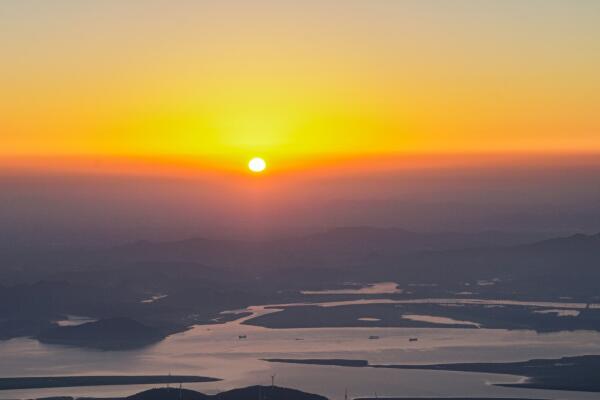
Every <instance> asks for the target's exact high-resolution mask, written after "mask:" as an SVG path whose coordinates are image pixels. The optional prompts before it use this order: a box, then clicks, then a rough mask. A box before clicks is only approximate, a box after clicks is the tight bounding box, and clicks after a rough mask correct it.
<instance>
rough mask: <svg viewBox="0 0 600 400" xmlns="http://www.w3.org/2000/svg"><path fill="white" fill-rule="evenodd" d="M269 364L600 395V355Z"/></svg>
mask: <svg viewBox="0 0 600 400" xmlns="http://www.w3.org/2000/svg"><path fill="white" fill-rule="evenodd" d="M265 361H270V362H280V363H292V364H314V365H337V366H341V367H357V368H364V367H370V368H394V369H421V370H437V371H461V372H485V373H493V374H507V375H517V376H524V377H527V378H528V379H527V381H525V382H522V383H497V384H495V385H496V386H507V387H515V388H529V389H548V390H572V391H581V392H600V355H587V356H577V357H563V358H559V359H539V360H529V361H520V362H508V363H458V364H430V365H402V364H399V365H393V364H392V365H377V364H369V363H368V362H367V361H366V360H336V359H323V360H321V359H266V360H265Z"/></svg>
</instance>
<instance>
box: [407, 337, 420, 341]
mask: <svg viewBox="0 0 600 400" xmlns="http://www.w3.org/2000/svg"><path fill="white" fill-rule="evenodd" d="M417 340H419V338H416V337H411V338H408V341H409V342H416V341H417Z"/></svg>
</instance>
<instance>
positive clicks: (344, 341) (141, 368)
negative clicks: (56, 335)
mask: <svg viewBox="0 0 600 400" xmlns="http://www.w3.org/2000/svg"><path fill="white" fill-rule="evenodd" d="M446 300H447V299H444V301H446ZM429 301H431V300H429ZM471 301H476V300H471ZM486 301H489V300H486ZM323 305H325V306H331V304H330V303H324V304H323ZM266 307H268V306H254V307H249V310H250V311H252V312H253V315H252V316H248V317H244V318H241V319H238V320H236V321H232V322H228V323H224V324H214V325H202V326H196V327H194V328H193V329H191V330H189V331H187V332H183V333H179V334H176V335H172V336H170V337H168V338H167V339H165V340H164V341H162V342H160V343H158V344H156V345H153V346H150V347H146V348H144V349H138V350H130V351H120V352H114V351H99V350H91V349H81V348H75V347H67V346H60V345H46V344H41V343H39V342H37V341H36V340H32V339H27V338H18V339H12V340H9V341H3V342H0V375H1V376H4V377H9V376H36V375H37V376H39V375H92V374H97V375H113V374H139V375H142V374H163V375H164V374H168V373H172V374H182V375H183V374H192V375H203V376H212V377H217V378H222V379H223V381H221V382H213V383H196V384H185V385H184V387H186V388H191V389H196V390H200V391H203V392H207V393H216V392H218V391H222V390H227V389H231V388H234V387H240V386H247V385H253V384H270V382H271V376H272V375H276V377H275V382H276V384H277V385H280V386H287V387H293V388H297V389H300V390H305V391H309V392H314V393H319V394H322V395H325V396H328V397H330V398H331V399H334V400H337V399H342V398H343V396H344V390H345V388H348V392H349V394H350V395H351V396H352V397H354V396H356V397H358V396H367V395H369V396H370V395H373V394H374V393H375V392H376V393H377V394H378V395H379V396H392V395H397V396H461V395H463V396H464V395H468V396H477V395H481V396H496V397H517V396H518V397H536V398H548V399H597V398H598V397H599V396H598V394H595V393H577V392H559V391H544V390H534V389H515V388H505V387H496V386H492V385H490V383H491V382H516V381H518V380H519V377H513V376H508V375H493V374H475V373H463V372H443V371H419V370H413V371H407V370H392V369H371V368H350V367H336V366H316V365H293V364H276V363H268V362H264V361H261V359H262V358H346V359H365V360H368V361H369V362H371V363H377V364H385V363H395V364H402V363H410V364H418V363H423V364H427V363H448V362H477V361H516V360H527V359H530V358H555V357H561V356H567V355H583V354H600V334H599V333H597V332H588V331H577V332H560V333H552V334H538V333H535V332H533V331H508V330H498V329H494V330H491V329H449V328H306V329H268V328H263V327H258V326H250V325H243V324H242V323H241V322H243V321H245V320H247V319H250V318H253V317H255V316H258V315H264V314H265V313H271V312H277V310H276V309H268V308H266ZM573 308H576V307H573ZM240 335H246V337H247V338H246V339H239V336H240ZM369 336H378V337H379V339H378V340H370V339H369ZM410 337H418V339H419V340H418V341H417V342H409V338H410ZM153 386H154V385H136V386H101V387H77V388H55V389H27V390H11V391H1V392H0V398H2V399H17V398H33V397H43V396H52V395H69V396H99V397H100V396H102V397H109V396H121V395H128V394H133V393H135V392H137V391H140V390H143V389H146V388H150V387H153Z"/></svg>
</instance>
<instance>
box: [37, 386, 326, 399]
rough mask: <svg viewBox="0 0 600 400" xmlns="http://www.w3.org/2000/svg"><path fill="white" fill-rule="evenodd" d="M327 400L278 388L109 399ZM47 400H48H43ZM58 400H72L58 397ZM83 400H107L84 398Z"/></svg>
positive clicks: (161, 391)
mask: <svg viewBox="0 0 600 400" xmlns="http://www.w3.org/2000/svg"><path fill="white" fill-rule="evenodd" d="M55 399H57V398H55ZM206 399H210V400H259V399H260V400H263V399H264V400H328V399H327V398H326V397H323V396H319V395H317V394H311V393H305V392H301V391H299V390H295V389H287V388H282V387H279V386H249V387H246V388H241V389H233V390H229V391H227V392H222V393H219V394H215V395H208V394H204V393H200V392H197V391H195V390H190V389H180V388H156V389H150V390H146V391H143V392H140V393H136V394H134V395H132V396H128V397H121V398H111V399H110V400H206ZM40 400H41V399H40ZM45 400H48V399H45ZM60 400H74V399H73V398H72V397H60ZM85 400H108V399H95V398H92V397H86V398H85Z"/></svg>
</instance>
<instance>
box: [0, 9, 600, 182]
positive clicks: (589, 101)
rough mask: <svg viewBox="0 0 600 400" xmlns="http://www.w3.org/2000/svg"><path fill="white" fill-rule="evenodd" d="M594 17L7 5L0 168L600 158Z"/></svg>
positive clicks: (557, 12)
mask: <svg viewBox="0 0 600 400" xmlns="http://www.w3.org/2000/svg"><path fill="white" fill-rule="evenodd" d="M598 15H600V3H598V2H592V1H589V2H586V1H573V2H564V1H552V0H549V1H510V0H507V1H497V2H493V1H489V2H481V1H453V2H436V1H402V2H400V1H399V2H391V1H384V0H373V1H357V0H356V1H352V0H350V1H331V0H329V1H327V0H326V1H320V2H316V1H315V2H291V1H252V2H250V1H223V2H212V3H209V2H194V1H168V2H167V1H148V2H143V3H142V2H137V1H103V2H78V1H64V0H58V1H54V2H46V1H30V0H23V1H14V2H10V1H5V2H2V3H1V4H0V25H1V26H2V27H3V28H2V29H3V33H2V35H0V49H2V50H1V52H2V60H3V61H2V74H0V87H1V88H2V92H1V94H0V140H1V142H0V157H1V160H0V165H3V166H7V165H11V166H13V167H19V168H30V169H41V170H49V169H61V168H64V169H67V170H69V169H72V170H81V169H89V166H90V165H92V166H93V165H96V166H97V165H98V160H103V161H102V162H101V163H100V165H105V166H106V168H107V169H111V170H122V171H123V172H132V171H133V172H135V171H137V169H136V168H140V167H139V166H140V165H144V166H145V167H143V168H145V170H146V171H148V168H149V167H148V165H152V168H154V169H155V171H154V172H156V173H159V172H160V171H162V172H165V171H170V172H176V173H179V172H177V171H181V170H186V171H189V166H190V165H192V166H193V168H192V169H197V170H202V171H204V172H205V173H206V172H210V173H216V174H220V173H228V172H227V171H244V168H245V163H246V161H247V159H248V158H250V157H252V156H255V155H259V156H263V157H264V158H266V159H267V161H268V162H269V167H270V168H271V169H272V170H274V171H273V173H276V172H277V170H280V171H281V170H286V169H296V170H297V169H302V168H309V169H310V168H314V167H316V166H318V167H326V168H333V167H335V166H336V165H338V161H339V162H342V163H343V164H344V165H353V166H358V167H357V168H366V169H368V168H376V167H378V166H381V165H388V164H390V166H391V167H397V166H406V165H414V164H411V162H412V161H411V162H407V161H406V160H407V159H409V160H414V159H415V157H416V158H417V159H419V160H428V159H429V160H432V161H431V162H432V163H433V164H435V163H436V162H439V160H445V159H446V158H439V157H438V158H437V160H438V161H433V160H434V159H435V157H434V158H427V157H430V156H429V155H432V154H433V155H435V154H438V155H439V154H443V155H445V156H444V157H448V155H452V154H454V155H456V156H453V157H454V160H456V158H457V157H458V158H460V157H461V156H462V155H465V154H467V155H469V154H480V156H478V157H480V158H481V160H484V161H486V160H487V161H489V160H490V157H488V156H485V154H520V155H523V154H528V153H532V154H536V155H540V154H542V155H543V154H553V155H554V156H556V155H561V154H573V153H588V154H594V153H600V118H598V115H600V110H599V107H600V106H599V105H600V75H599V74H598V73H597V71H599V70H600V40H598V39H599V38H600V26H599V25H598V23H597V21H598ZM419 157H420V158H419ZM390 160H392V161H390ZM397 162H398V163H399V164H396V163H397ZM454 162H455V161H454ZM86 165H87V166H88V167H86ZM181 167H183V168H181ZM152 168H151V169H152ZM91 169H92V170H93V169H94V167H91Z"/></svg>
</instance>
